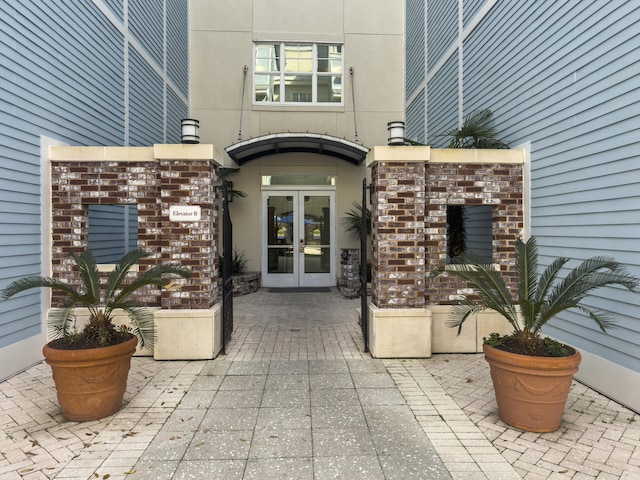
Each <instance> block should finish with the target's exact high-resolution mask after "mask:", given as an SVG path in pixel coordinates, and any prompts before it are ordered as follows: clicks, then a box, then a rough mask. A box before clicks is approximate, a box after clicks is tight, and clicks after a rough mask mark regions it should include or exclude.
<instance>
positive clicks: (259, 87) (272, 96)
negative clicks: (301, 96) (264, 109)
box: [255, 75, 280, 102]
mask: <svg viewBox="0 0 640 480" xmlns="http://www.w3.org/2000/svg"><path fill="white" fill-rule="evenodd" d="M255 88H256V91H255V100H256V102H279V101H280V75H256V87H255Z"/></svg>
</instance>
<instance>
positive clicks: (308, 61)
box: [254, 43, 343, 103]
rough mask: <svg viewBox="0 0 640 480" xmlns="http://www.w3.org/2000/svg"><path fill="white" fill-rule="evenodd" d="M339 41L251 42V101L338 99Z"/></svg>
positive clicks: (292, 101) (275, 101)
mask: <svg viewBox="0 0 640 480" xmlns="http://www.w3.org/2000/svg"><path fill="white" fill-rule="evenodd" d="M342 72H343V52H342V45H331V44H302V43H291V44H288V43H274V44H256V45H255V65H254V101H255V102H261V103H342V99H343V96H342Z"/></svg>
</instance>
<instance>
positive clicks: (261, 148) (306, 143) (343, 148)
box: [225, 133, 369, 165]
mask: <svg viewBox="0 0 640 480" xmlns="http://www.w3.org/2000/svg"><path fill="white" fill-rule="evenodd" d="M225 150H226V152H227V153H228V154H229V156H230V157H231V158H232V159H233V161H235V162H236V163H237V164H238V165H243V164H245V163H247V162H249V161H251V160H255V159H257V158H261V157H266V156H268V155H277V154H280V153H298V152H305V153H316V154H319V155H328V156H330V157H335V158H339V159H341V160H344V161H346V162H349V163H352V164H354V165H360V164H361V163H362V162H363V161H364V159H365V158H366V156H367V153H368V152H369V149H368V148H367V147H364V146H362V145H360V144H358V143H355V142H351V141H349V140H345V139H344V138H338V137H333V136H331V135H326V134H325V135H321V134H317V133H271V134H269V135H263V136H261V137H256V138H252V139H249V140H243V141H241V142H238V143H235V144H233V145H230V146H228V147H227V148H225Z"/></svg>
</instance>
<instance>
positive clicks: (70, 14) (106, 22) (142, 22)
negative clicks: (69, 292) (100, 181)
mask: <svg viewBox="0 0 640 480" xmlns="http://www.w3.org/2000/svg"><path fill="white" fill-rule="evenodd" d="M163 3H164V2H156V1H146V2H137V1H135V0H129V1H128V2H126V4H127V5H128V8H129V20H130V24H131V25H133V26H135V29H136V30H135V32H132V34H133V36H134V37H135V38H136V39H138V40H139V41H140V44H141V45H142V47H143V48H144V49H145V51H148V52H149V55H151V56H152V57H153V58H154V60H155V61H157V64H158V65H157V68H159V69H160V70H162V69H163V68H164V66H163V50H164V47H163V35H164V32H163V28H164V27H163V18H162V11H163ZM99 6H100V7H102V8H106V11H108V12H111V13H113V17H111V16H110V15H106V16H105V14H104V13H103V10H101V9H100V8H98V7H99ZM124 6H125V2H124V1H123V0H101V1H100V2H97V4H96V3H94V2H92V1H84V0H58V1H56V2H38V1H35V0H23V1H20V2H0V52H1V54H0V99H1V100H0V288H3V287H5V286H6V285H7V284H8V283H9V282H10V281H12V280H15V279H17V278H20V277H22V276H24V275H29V274H40V273H41V263H42V261H41V255H42V239H41V236H40V230H41V227H40V225H41V208H42V206H41V204H42V199H41V194H40V191H41V184H42V179H41V178H40V175H41V158H40V155H41V153H40V148H41V137H42V136H46V137H50V138H53V139H55V140H57V141H60V142H64V143H68V144H70V145H123V144H124V141H125V124H126V122H125V115H126V111H127V109H126V108H125V71H126V69H125V63H124V62H125V54H124V53H125V50H124V49H125V45H126V42H125V38H124V36H123V34H122V33H121V32H120V28H124V18H125V15H124V13H125V10H124ZM167 8H168V10H170V11H171V12H172V13H171V14H169V15H168V17H167V31H168V32H172V33H168V37H169V38H168V42H169V44H168V45H167V50H168V52H169V56H171V57H172V58H174V60H172V61H171V62H172V64H171V67H168V69H169V70H172V73H171V75H170V76H171V78H172V81H173V83H174V84H175V85H176V88H179V89H180V95H177V96H176V95H171V94H170V95H169V97H171V100H170V101H171V102H173V103H172V105H171V106H168V105H167V107H166V110H167V115H172V116H173V117H172V120H171V122H173V123H175V125H176V126H175V127H172V128H173V131H172V134H171V135H170V138H171V141H173V142H176V143H177V142H178V141H179V118H184V117H186V116H187V115H186V114H185V112H187V111H188V105H187V104H186V102H185V101H183V100H181V98H182V99H183V98H185V97H186V96H187V94H188V69H187V68H186V67H185V65H187V63H186V62H188V15H187V13H188V12H187V10H188V4H187V1H186V0H169V1H168V3H167ZM112 21H119V22H121V24H120V25H114V24H112V23H111V22H112ZM174 22H175V25H174V24H173V23H174ZM172 49H176V52H177V53H174V52H172ZM132 56H133V57H134V58H133V62H136V64H135V65H133V66H132V70H133V75H132V79H131V81H132V89H131V90H130V92H129V97H130V102H131V108H130V109H131V112H132V115H133V116H134V118H133V119H132V120H131V125H132V127H133V131H134V133H133V139H134V141H135V142H136V144H139V145H151V144H153V143H159V142H163V141H164V128H163V127H164V122H165V120H164V118H163V115H164V113H165V112H164V106H163V103H162V102H163V90H164V79H159V77H158V75H157V73H155V72H154V73H153V74H151V73H150V72H151V71H152V69H151V68H150V67H149V65H146V64H144V62H143V61H142V60H141V58H140V56H136V55H132ZM169 111H171V113H169ZM175 117H179V118H178V120H177V121H176V120H175ZM44 207H45V208H47V206H46V205H45V206H44ZM40 310H41V305H40V292H38V291H37V290H34V291H32V292H28V293H25V294H21V295H20V296H18V297H16V298H14V299H11V300H9V301H7V302H2V303H0V349H2V348H3V347H6V346H7V345H11V344H13V343H15V342H19V341H21V340H24V339H26V338H28V337H30V336H33V335H35V334H36V333H38V332H40V322H41V320H40V319H41V312H40ZM1 354H2V352H1V351H0V361H3V362H4V361H5V359H4V357H2V356H1ZM22 367H23V366H19V365H16V368H17V369H19V368H22Z"/></svg>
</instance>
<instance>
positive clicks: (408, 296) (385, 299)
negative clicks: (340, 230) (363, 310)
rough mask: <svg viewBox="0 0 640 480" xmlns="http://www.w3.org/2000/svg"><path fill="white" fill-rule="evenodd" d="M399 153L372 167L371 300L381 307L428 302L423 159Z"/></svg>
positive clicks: (420, 305) (417, 305)
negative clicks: (395, 158) (408, 159)
mask: <svg viewBox="0 0 640 480" xmlns="http://www.w3.org/2000/svg"><path fill="white" fill-rule="evenodd" d="M388 148H390V149H392V150H393V149H398V148H400V149H402V150H404V147H388ZM413 148H415V147H413ZM401 158H402V156H400V159H398V160H393V161H378V162H376V163H374V164H373V165H372V170H371V181H372V185H373V195H372V203H373V206H372V226H373V245H372V253H373V255H372V256H373V271H372V289H373V296H372V301H373V304H374V305H376V306H377V307H378V308H422V307H424V305H425V295H424V286H425V217H424V214H425V159H420V160H417V161H414V160H410V161H406V160H402V159H401Z"/></svg>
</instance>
